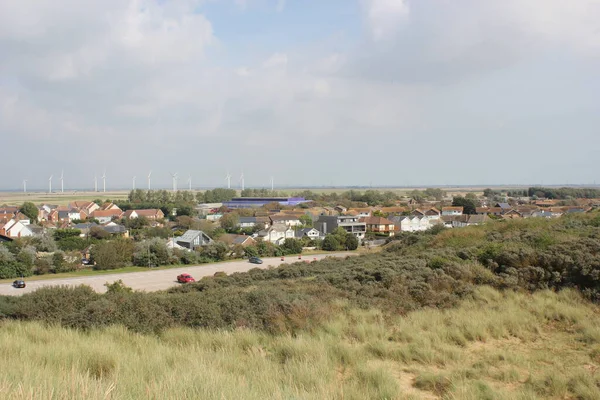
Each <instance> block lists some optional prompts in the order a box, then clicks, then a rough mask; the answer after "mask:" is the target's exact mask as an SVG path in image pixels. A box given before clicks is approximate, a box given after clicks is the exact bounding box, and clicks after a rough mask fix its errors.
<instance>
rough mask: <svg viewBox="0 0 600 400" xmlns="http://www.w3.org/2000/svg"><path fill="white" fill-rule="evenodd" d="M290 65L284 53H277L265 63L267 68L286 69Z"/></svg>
mask: <svg viewBox="0 0 600 400" xmlns="http://www.w3.org/2000/svg"><path fill="white" fill-rule="evenodd" d="M287 63H288V56H287V54H284V53H275V54H273V55H272V56H271V57H269V58H268V59H267V60H266V61H265V62H264V63H263V66H264V67H265V68H274V67H281V66H283V67H285V66H286V65H287Z"/></svg>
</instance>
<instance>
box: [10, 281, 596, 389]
mask: <svg viewBox="0 0 600 400" xmlns="http://www.w3.org/2000/svg"><path fill="white" fill-rule="evenodd" d="M337 307H339V313H338V316H337V317H336V318H334V319H332V320H330V321H329V322H327V323H326V324H324V325H323V326H322V327H319V328H316V329H314V330H312V331H310V332H305V333H302V334H299V335H296V336H293V337H292V336H285V335H284V336H272V335H269V334H266V333H261V332H256V331H250V330H245V329H242V330H234V331H208V330H192V329H187V328H178V329H171V330H167V331H165V332H164V333H162V334H161V335H160V336H151V335H141V334H135V333H132V332H129V331H127V330H126V329H124V328H121V327H111V328H108V329H103V330H92V331H89V332H80V331H75V330H69V329H64V328H60V327H47V326H44V325H42V324H38V323H29V322H28V323H25V322H15V321H5V322H3V323H2V327H1V330H0V349H1V351H2V354H3V357H2V359H1V361H0V397H1V398H3V399H72V398H86V399H133V398H136V399H137V398H151V399H172V398H180V399H240V398H244V399H409V398H410V399H421V398H422V399H434V398H450V399H485V398H488V399H538V398H540V399H542V398H557V399H558V398H578V399H597V398H600V389H599V385H600V375H599V374H598V372H597V368H598V365H600V324H599V322H600V315H599V309H598V308H597V307H596V306H594V305H592V304H590V303H588V302H586V301H585V300H583V299H582V298H581V297H580V295H579V294H577V293H576V292H575V291H570V290H566V291H563V292H561V293H559V294H556V293H553V292H550V291H544V292H538V293H536V294H534V295H529V294H519V293H514V292H510V291H507V292H504V293H501V292H498V291H496V290H493V289H491V288H487V287H481V288H478V289H477V290H476V291H475V293H474V295H473V297H472V298H471V299H469V300H465V301H464V302H462V303H461V305H460V306H459V307H458V308H454V309H449V310H445V311H440V310H432V309H427V310H421V311H416V312H413V313H409V314H408V315H406V316H404V317H396V318H394V319H393V320H390V319H388V318H385V317H384V316H383V314H382V313H380V312H378V311H372V310H356V309H351V308H349V307H348V306H347V304H345V303H339V304H337Z"/></svg>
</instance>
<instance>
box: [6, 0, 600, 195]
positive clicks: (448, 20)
mask: <svg viewBox="0 0 600 400" xmlns="http://www.w3.org/2000/svg"><path fill="white" fill-rule="evenodd" d="M238 1H239V0H238ZM598 1H599V0H578V2H577V5H572V4H571V5H570V7H567V6H565V5H564V3H562V2H561V1H559V0H547V1H542V0H489V1H481V0H404V1H391V0H387V1H385V0H364V3H363V4H364V6H365V7H364V20H365V27H366V28H367V29H366V31H365V33H364V37H363V38H362V39H361V40H355V39H354V37H352V39H351V40H349V39H348V37H350V36H351V35H348V36H347V37H341V36H340V37H338V36H336V37H335V38H334V39H330V40H323V41H319V43H312V44H311V43H308V44H307V43H302V44H298V43H295V42H292V41H289V40H288V41H286V40H285V39H286V38H285V37H283V36H282V38H281V39H280V38H278V39H277V41H276V42H275V44H274V43H273V42H269V41H268V40H266V41H265V42H264V43H263V42H261V41H258V40H257V41H256V43H252V46H247V47H244V49H243V51H241V52H237V51H234V50H231V51H230V49H229V48H228V45H229V43H227V42H222V41H221V40H220V38H218V37H216V36H215V33H214V32H215V31H216V32H224V30H226V29H228V27H227V26H222V25H221V26H218V29H216V30H215V31H213V25H212V23H211V21H208V20H207V18H206V17H205V16H204V15H203V14H202V12H201V10H202V7H198V5H199V4H201V3H199V2H197V1H184V0H182V1H178V2H169V1H162V0H129V1H124V0H102V1H101V0H90V1H88V2H81V1H78V0H62V1H61V4H62V5H64V7H60V8H59V7H56V6H55V2H54V1H50V0H44V1H40V2H36V4H35V5H34V4H33V3H31V2H21V3H19V2H8V1H6V2H3V3H0V54H2V57H0V135H2V139H3V143H4V145H5V147H7V148H25V147H27V146H29V145H30V144H31V143H35V144H36V145H35V146H34V147H35V149H34V150H33V153H35V154H32V156H31V158H32V159H36V160H39V162H40V163H43V165H44V166H45V167H44V169H45V170H46V169H47V170H49V171H50V170H51V169H52V168H54V169H56V168H58V170H60V168H62V166H61V165H59V164H62V163H65V164H68V163H71V164H72V165H73V166H74V169H73V171H74V172H70V174H71V173H72V174H75V173H80V174H81V176H82V177H83V178H82V179H84V180H86V182H87V181H90V182H91V180H90V179H88V178H89V176H88V175H90V174H93V170H94V169H95V170H102V169H103V168H104V167H105V166H107V167H108V173H109V176H111V177H112V178H111V181H112V182H115V181H116V179H118V176H119V173H120V172H122V171H125V170H127V171H128V172H127V176H131V174H132V173H133V174H135V173H137V174H139V173H140V172H135V169H136V168H140V169H142V171H143V170H149V169H153V170H155V175H156V179H157V183H158V181H159V179H160V172H159V171H161V170H165V171H166V170H167V169H168V167H170V166H172V164H173V163H175V164H177V165H178V166H179V168H178V169H179V170H190V171H192V173H193V174H195V175H200V174H202V178H200V177H196V176H195V177H194V181H195V182H196V181H198V182H203V183H204V184H217V183H222V178H219V179H218V181H217V180H211V179H212V177H213V176H219V177H220V176H221V175H223V174H224V171H225V170H226V169H230V171H231V172H232V173H233V171H234V170H236V169H238V170H239V169H241V168H242V167H244V168H245V169H246V176H247V177H248V180H247V182H248V183H249V184H253V183H252V180H253V179H258V178H256V177H257V176H259V175H260V174H261V173H262V172H261V171H264V170H265V169H267V168H269V167H271V168H275V169H276V170H277V171H278V173H280V171H281V173H282V174H283V173H288V174H289V175H288V178H286V180H287V181H288V182H303V181H302V179H305V181H304V182H305V183H307V184H309V183H319V184H322V183H327V184H329V183H330V182H329V181H327V182H323V181H322V180H321V179H322V177H320V176H314V174H306V173H305V172H303V171H300V170H299V169H298V168H297V167H294V168H287V167H286V165H294V166H297V165H299V164H300V163H301V162H302V161H303V160H305V159H306V157H310V159H311V162H314V163H315V166H314V170H320V169H321V170H324V169H327V170H331V169H332V168H329V167H330V166H329V167H328V165H327V163H328V162H331V158H330V157H329V156H328V155H327V154H326V153H327V152H328V149H330V148H331V147H332V146H336V148H337V146H342V147H343V149H341V148H340V151H349V152H352V151H355V152H360V154H361V156H360V157H359V158H362V159H369V154H370V153H369V152H372V153H373V157H375V153H376V152H381V151H382V148H383V150H385V151H388V150H389V149H392V151H391V155H390V156H389V157H386V158H385V160H384V161H382V163H381V165H377V166H376V168H377V171H378V173H380V174H382V176H388V177H392V178H389V179H391V180H393V177H394V176H396V175H395V174H394V173H393V172H389V173H388V172H386V171H388V170H390V171H393V169H394V168H396V167H397V165H398V163H402V164H403V165H412V164H411V162H413V163H415V164H416V165H422V164H420V160H421V158H420V157H421V155H415V154H424V153H420V152H419V151H414V152H411V151H412V150H411V151H407V152H403V153H402V159H401V161H399V160H400V158H399V157H400V155H399V154H400V153H401V150H402V149H418V148H420V146H422V144H423V138H424V137H426V138H428V139H430V140H431V141H432V142H437V141H439V139H440V138H442V137H444V136H445V135H452V136H453V137H455V138H456V140H458V141H459V142H460V143H461V146H463V147H461V151H464V152H465V153H469V154H470V155H475V156H476V155H478V154H480V152H479V151H478V150H480V149H481V148H488V147H487V146H486V143H485V136H486V135H492V134H494V135H498V136H501V137H503V138H505V139H506V140H503V141H505V142H512V141H513V140H516V141H518V142H519V143H520V146H521V148H532V147H531V146H533V145H532V143H529V144H528V143H526V142H522V140H525V139H524V138H525V137H526V135H524V134H523V129H522V127H520V126H517V127H515V122H514V121H515V120H516V117H514V115H518V116H521V114H522V113H523V111H522V110H523V109H527V110H528V112H527V114H528V115H529V114H532V113H533V112H530V111H529V108H531V109H533V110H537V113H538V115H540V116H542V117H543V118H544V120H543V121H542V122H540V126H544V127H545V128H544V131H548V130H552V129H557V128H555V126H561V125H560V124H551V122H548V123H546V122H544V121H545V120H547V121H552V122H556V121H555V120H553V119H552V118H554V115H555V114H556V113H550V112H547V113H546V114H544V110H545V109H544V108H543V107H544V106H543V103H544V101H546V100H547V98H548V96H547V95H536V93H535V90H532V91H531V94H530V92H527V93H524V92H523V91H520V90H521V87H524V86H525V85H526V84H527V83H528V82H530V81H532V80H535V78H536V77H537V76H538V75H539V74H540V73H541V74H543V73H547V70H551V68H552V65H547V66H545V67H544V68H542V69H540V70H537V69H536V70H534V71H535V73H531V72H529V71H526V72H525V73H524V72H518V69H519V67H521V66H522V65H528V63H530V62H533V61H538V59H539V57H540V54H542V55H545V54H546V53H547V52H548V53H550V54H558V55H559V56H561V55H562V56H563V58H564V57H566V59H567V60H568V63H565V64H569V65H570V64H577V63H578V62H579V61H581V60H580V59H578V58H576V57H588V56H589V55H592V56H594V55H597V53H598V47H597V46H598V30H597V22H596V21H598V20H600V18H598V17H600V15H599V14H598V9H597V4H598ZM242 3H243V5H244V7H246V6H248V7H255V6H256V7H264V9H267V10H269V11H270V12H271V14H273V18H278V19H283V18H286V17H289V16H288V15H287V14H289V13H283V14H277V15H275V14H274V12H273V7H276V6H277V5H278V4H283V3H284V2H276V1H275V0H268V1H267V0H256V1H252V0H248V1H241V2H240V4H242ZM246 3H248V4H246ZM232 4H233V3H232V2H231V1H229V2H228V3H227V4H226V5H225V7H226V9H227V10H229V11H231V7H232ZM542 4H543V5H545V6H544V7H542ZM282 7H283V6H282ZM311 7H317V6H311ZM64 9H69V13H65V12H63V11H62V10H64ZM320 11H321V10H320V9H316V8H315V9H312V11H311V12H315V13H316V12H320ZM251 14H253V13H244V14H243V15H238V16H236V18H238V17H239V18H242V17H243V18H246V17H248V18H252V15H251ZM298 18H300V16H299V17H298ZM253 22H256V20H255V21H253ZM248 26H250V24H249V25H248ZM231 29H235V27H234V28H231ZM257 29H258V28H257ZM340 29H342V28H340ZM260 30H261V34H263V33H264V34H265V35H266V34H271V33H272V32H270V31H269V30H268V28H265V27H261V28H260ZM263 30H264V31H263ZM230 33H231V32H229V34H230ZM291 36H293V35H290V37H291ZM223 37H226V38H227V39H228V40H230V38H231V35H224V36H223ZM235 45H237V46H239V43H235ZM271 46H277V47H275V48H276V49H278V50H277V51H278V52H274V50H273V48H274V47H271ZM232 49H237V48H236V47H232ZM565 49H566V50H565ZM573 50H576V52H577V56H576V57H575V56H573V55H572V54H570V53H572V52H575V51H573ZM552 51H553V52H554V53H552ZM567 53H569V55H568V56H565V54H567ZM582 55H583V56H582ZM582 59H583V60H587V58H582ZM581 64H585V63H581ZM513 69H514V70H516V71H517V72H514V71H512V70H513ZM590 69H591V67H590ZM569 71H570V70H569ZM574 71H575V72H578V71H577V70H574ZM559 72H560V73H563V71H559ZM511 73H513V74H514V75H513V76H511V75H510V74H511ZM519 73H520V74H521V75H519ZM528 74H529V75H528ZM565 75H566V73H565ZM499 76H500V78H499ZM558 76H564V75H560V74H558ZM581 76H582V79H583V78H585V77H587V78H590V79H588V80H591V81H592V82H591V83H589V84H590V85H592V86H591V87H600V86H598V85H596V86H593V75H592V74H589V75H586V74H581ZM575 78H577V75H576V73H574V74H573V75H570V78H569V79H570V81H572V80H573V79H575ZM502 79H504V80H502ZM556 81H559V80H558V79H557V80H556ZM556 81H554V80H553V81H552V82H550V83H549V85H551V84H554V83H555V82H556ZM587 84H588V83H587V81H586V85H587ZM477 85H482V86H477ZM599 85H600V83H599ZM540 87H546V86H545V85H541V84H540ZM563 89H564V91H557V93H561V95H562V94H563V93H569V90H568V89H569V88H568V87H567V88H566V89H565V88H563ZM513 93H514V94H513ZM574 93H575V92H574ZM511 96H513V97H511ZM528 96H531V98H529V97H528ZM536 96H537V97H536ZM566 96H567V95H566V94H565V98H566ZM588 96H589V97H592V96H591V95H588ZM523 98H526V99H528V100H529V103H526V104H525V105H523V103H525V101H524V100H523ZM582 98H583V99H585V97H583V96H575V95H574V96H572V97H571V100H570V101H569V104H570V103H573V102H575V101H580V102H584V101H585V100H581V99H582ZM503 100H504V101H505V102H506V104H504V103H502V101H503ZM561 100H562V99H556V100H555V101H556V102H558V103H557V104H559V105H561V106H564V105H565V104H563V103H561ZM564 101H565V102H566V100H564ZM487 102H489V103H490V105H489V106H488V108H487V109H485V110H484V111H481V109H484V108H485V107H486V106H485V105H486V104H487ZM498 103H500V104H499V105H498ZM514 104H519V105H520V106H516V105H514ZM532 105H534V106H532ZM502 107H504V108H502ZM536 107H537V108H536ZM556 107H557V108H558V105H557V106H556ZM592 107H594V106H590V108H592ZM564 108H565V107H561V112H562V110H563V109H564ZM474 109H477V110H479V111H473V110H474ZM477 112H479V114H477ZM495 112H498V113H501V114H502V121H503V124H502V126H500V127H498V124H491V123H490V120H489V119H487V115H488V114H489V115H492V114H494V113H495ZM520 113H521V114H520ZM482 114H485V115H482ZM584 117H585V116H584ZM523 118H524V117H523ZM578 120H582V121H589V118H587V119H586V118H578ZM494 121H497V119H494ZM569 121H570V120H569ZM536 122H537V121H536ZM530 123H531V124H532V125H533V122H530ZM490 127H491V128H490ZM540 129H541V128H540ZM503 130H510V131H508V132H504V131H503ZM471 131H477V135H480V136H476V139H477V140H475V141H474V142H476V143H477V146H475V147H473V146H471V145H469V143H473V141H472V140H471V139H472V138H469V137H468V135H469V133H468V132H471ZM490 131H493V133H490ZM465 132H467V133H465ZM498 136H497V137H498ZM299 137H301V138H303V139H305V140H306V143H309V145H307V146H306V147H307V151H306V152H304V153H303V152H298V154H291V155H290V153H289V152H285V151H280V150H281V149H286V148H289V146H290V143H292V139H297V138H299ZM365 141H368V142H369V143H382V144H381V145H380V146H361V145H360V144H361V143H363V142H365ZM548 142H553V143H554V142H555V143H558V141H552V140H549V141H548ZM584 142H586V143H592V145H591V146H590V147H592V148H593V141H590V140H587V141H584ZM488 143H489V142H488ZM344 146H345V147H344ZM528 146H529V147H528ZM534 147H535V146H534ZM65 149H69V151H68V155H67V156H64V155H63V154H65V153H64V152H65ZM320 152H321V153H320ZM426 153H427V157H428V159H430V160H432V161H431V165H430V166H429V164H428V165H424V166H423V167H422V168H423V169H424V170H427V168H431V169H432V170H433V169H435V171H434V172H432V175H431V176H438V175H439V174H442V175H443V174H449V173H450V172H451V171H450V170H446V169H445V168H440V164H439V163H438V162H437V161H436V156H437V157H439V160H444V159H445V157H447V154H443V152H442V151H438V150H436V149H435V147H432V148H431V149H429V150H428V151H427V152H426ZM15 154H17V155H14V156H13V155H12V154H8V155H7V157H9V159H5V162H6V163H7V164H11V162H12V164H15V165H16V164H17V163H18V164H19V165H23V163H20V162H19V161H20V159H19V158H18V153H17V152H15ZM57 154H60V155H61V156H60V157H58V156H57ZM260 154H268V155H269V156H268V157H261V156H259V155H260ZM280 154H285V156H281V157H280V156H279V155H280ZM481 154H485V152H481ZM413 155H415V156H414V157H413ZM475 156H474V157H475ZM10 157H12V158H10ZM481 157H483V155H482V156H481ZM528 157H529V156H528ZM525 158H527V157H524V158H523V159H525ZM547 158H548V159H551V158H552V156H548V157H547ZM527 159H529V158H527ZM11 160H12V161H11ZM479 161H480V162H481V163H485V162H486V160H479ZM538 161H539V160H538ZM338 162H339V168H336V170H339V171H349V170H350V168H346V167H345V165H344V161H343V160H339V161H338ZM12 164H11V165H12ZM82 166H85V168H83V167H82ZM111 166H113V167H111ZM274 166H275V167H274ZM64 167H65V169H66V168H67V167H68V165H64ZM24 168H25V167H24ZM36 168H37V166H35V165H33V167H32V174H33V173H34V172H35V170H36ZM111 168H113V170H112V171H111ZM286 168H287V169H286ZM368 168H369V166H368V165H367V166H365V169H368ZM482 170H484V169H482ZM129 171H131V172H129ZM503 171H506V170H504V169H503ZM336 173H337V172H332V174H333V175H335V174H336ZM421 173H425V172H422V171H421V170H419V172H418V174H421ZM340 174H342V172H340ZM360 174H365V175H367V174H368V172H363V170H362V169H360V170H359V171H355V170H352V173H350V172H347V173H346V179H347V180H346V183H348V184H356V183H361V182H362V181H360ZM386 174H388V175H386ZM415 174H416V173H415ZM32 176H33V175H32ZM90 176H91V175H90ZM138 176H139V175H138ZM446 176H447V175H446ZM460 176H463V175H460ZM253 177H254V178H253ZM334 178H335V176H334ZM334 178H332V179H334ZM338 178H339V179H341V175H340V177H337V178H335V179H338ZM20 179H22V178H18V180H17V183H18V182H20ZM168 179H169V177H168V175H165V176H164V182H165V183H168ZM265 179H267V178H265ZM328 179H329V178H328ZM386 179H388V178H386ZM389 179H388V182H391V181H390V180H389ZM415 179H417V178H415ZM465 179H466V180H469V179H468V176H467V178H465ZM279 180H280V181H283V179H279ZM123 182H124V184H129V179H126V180H123ZM336 183H342V182H339V181H336ZM363 183H364V182H363ZM392 183H393V182H392ZM398 183H402V182H398ZM414 183H417V182H414ZM32 184H33V182H32Z"/></svg>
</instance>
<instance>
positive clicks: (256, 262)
mask: <svg viewBox="0 0 600 400" xmlns="http://www.w3.org/2000/svg"><path fill="white" fill-rule="evenodd" d="M248 261H250V262H251V263H252V264H262V263H263V261H262V260H261V259H260V258H258V257H250V259H249V260H248Z"/></svg>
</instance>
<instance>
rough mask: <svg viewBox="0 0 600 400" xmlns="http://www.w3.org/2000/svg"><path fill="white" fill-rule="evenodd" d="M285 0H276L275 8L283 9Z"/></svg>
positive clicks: (280, 10)
mask: <svg viewBox="0 0 600 400" xmlns="http://www.w3.org/2000/svg"><path fill="white" fill-rule="evenodd" d="M285 3H286V0H277V6H276V10H277V12H282V11H283V10H284V9H285Z"/></svg>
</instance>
